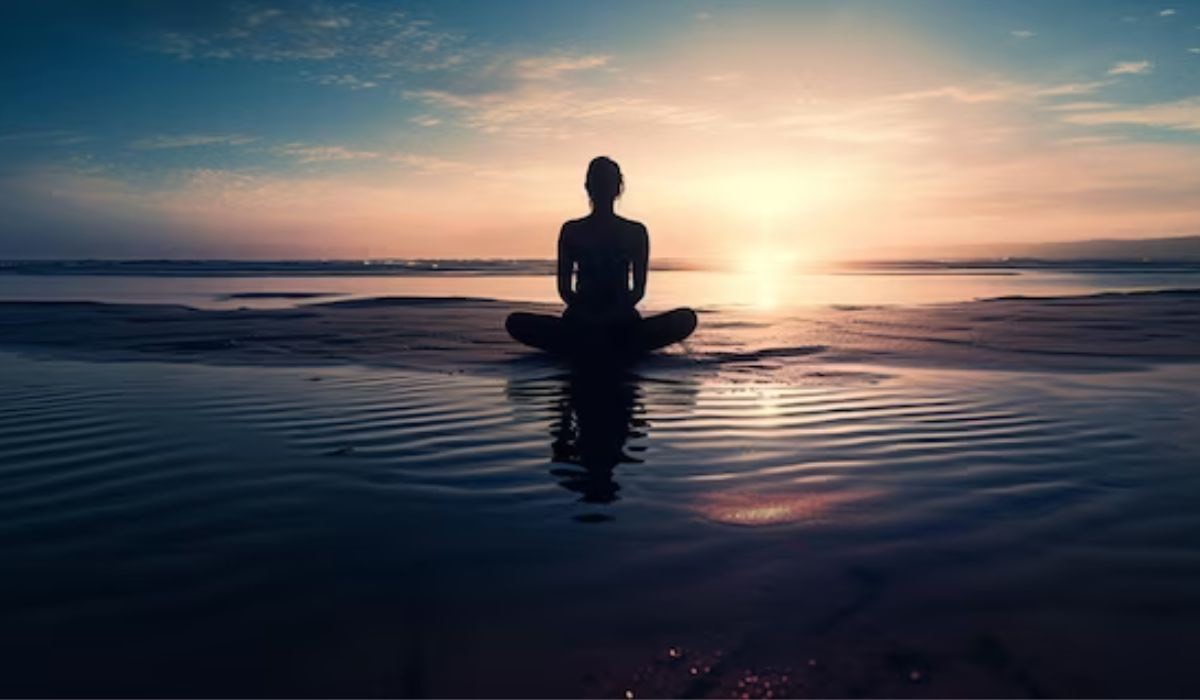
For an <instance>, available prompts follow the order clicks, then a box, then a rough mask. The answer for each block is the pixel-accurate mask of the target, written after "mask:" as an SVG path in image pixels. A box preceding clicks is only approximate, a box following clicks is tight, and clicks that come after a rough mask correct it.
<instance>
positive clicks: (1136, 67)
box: [1108, 61, 1154, 75]
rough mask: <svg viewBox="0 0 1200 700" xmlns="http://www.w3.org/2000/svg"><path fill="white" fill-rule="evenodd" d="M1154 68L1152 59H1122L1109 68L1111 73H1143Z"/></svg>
mask: <svg viewBox="0 0 1200 700" xmlns="http://www.w3.org/2000/svg"><path fill="white" fill-rule="evenodd" d="M1152 70H1154V64H1153V63H1151V62H1150V61H1120V62H1118V63H1115V64H1113V67H1112V68H1109V69H1108V74H1109V75H1142V74H1145V73H1149V72H1150V71H1152Z"/></svg>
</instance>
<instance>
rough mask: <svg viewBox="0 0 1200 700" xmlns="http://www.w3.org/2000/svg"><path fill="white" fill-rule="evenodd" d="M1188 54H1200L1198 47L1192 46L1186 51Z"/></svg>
mask: <svg viewBox="0 0 1200 700" xmlns="http://www.w3.org/2000/svg"><path fill="white" fill-rule="evenodd" d="M1188 53H1200V46H1194V47H1192V48H1190V49H1188Z"/></svg>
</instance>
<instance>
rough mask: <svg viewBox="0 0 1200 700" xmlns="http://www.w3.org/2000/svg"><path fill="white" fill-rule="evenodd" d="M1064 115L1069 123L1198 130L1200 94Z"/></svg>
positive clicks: (1199, 124) (1199, 123) (1199, 126)
mask: <svg viewBox="0 0 1200 700" xmlns="http://www.w3.org/2000/svg"><path fill="white" fill-rule="evenodd" d="M1063 119H1064V121H1067V122H1070V123H1072V124H1084V125H1090V126H1098V125H1108V124H1132V125H1138V126H1153V127H1160V128H1164V129H1174V130H1177V131H1200V97H1192V98H1189V99H1186V100H1177V101H1175V102H1160V103H1157V104H1149V105H1143V106H1139V107H1127V108H1123V109H1110V110H1102V111H1090V112H1082V113H1078V114H1069V115H1067V116H1065V117H1063Z"/></svg>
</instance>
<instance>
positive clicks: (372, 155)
mask: <svg viewBox="0 0 1200 700" xmlns="http://www.w3.org/2000/svg"><path fill="white" fill-rule="evenodd" d="M273 151H274V152H275V153H276V154H278V155H281V156H286V157H289V158H295V159H296V161H297V162H300V163H326V162H330V161H345V160H375V159H377V158H380V157H381V154H380V153H378V152H376V151H364V150H357V149H352V148H347V147H345V146H314V145H310V144H304V143H287V144H284V145H282V146H278V147H276V148H274V149H273Z"/></svg>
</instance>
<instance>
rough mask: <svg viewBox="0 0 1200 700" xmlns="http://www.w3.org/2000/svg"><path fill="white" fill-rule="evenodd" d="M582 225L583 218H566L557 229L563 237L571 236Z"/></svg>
mask: <svg viewBox="0 0 1200 700" xmlns="http://www.w3.org/2000/svg"><path fill="white" fill-rule="evenodd" d="M582 226H583V219H567V220H566V221H564V222H563V225H562V229H561V230H560V231H559V235H561V236H563V237H564V238H569V237H572V236H574V235H575V232H576V231H578V230H579V229H580V228H581V227H582Z"/></svg>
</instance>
